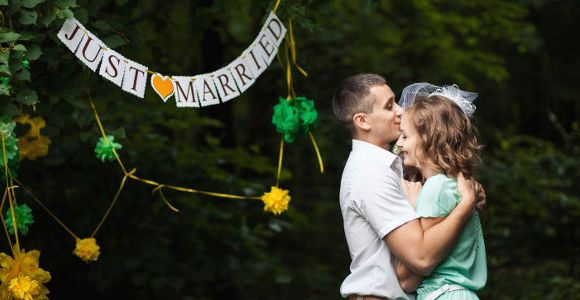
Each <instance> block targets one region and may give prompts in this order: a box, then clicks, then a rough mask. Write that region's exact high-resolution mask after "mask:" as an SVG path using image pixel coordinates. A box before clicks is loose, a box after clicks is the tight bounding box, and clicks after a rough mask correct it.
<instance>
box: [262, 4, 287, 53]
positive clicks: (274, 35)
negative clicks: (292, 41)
mask: <svg viewBox="0 0 580 300" xmlns="http://www.w3.org/2000/svg"><path fill="white" fill-rule="evenodd" d="M260 32H264V33H266V36H267V37H268V39H269V40H270V42H272V43H273V44H274V45H275V46H276V48H278V47H280V43H282V40H284V37H285V36H286V27H284V23H282V21H280V19H278V17H277V16H276V14H274V13H273V12H270V15H269V16H268V19H267V20H266V23H264V26H263V27H262V30H260ZM276 52H278V51H276Z"/></svg>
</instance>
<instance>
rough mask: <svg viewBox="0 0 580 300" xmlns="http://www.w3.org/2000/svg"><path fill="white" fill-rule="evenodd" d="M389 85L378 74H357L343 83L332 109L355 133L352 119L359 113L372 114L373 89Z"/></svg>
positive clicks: (333, 99) (336, 94)
mask: <svg viewBox="0 0 580 300" xmlns="http://www.w3.org/2000/svg"><path fill="white" fill-rule="evenodd" d="M384 84H387V82H386V80H385V78H383V77H382V76H380V75H377V74H357V75H354V76H351V77H348V78H346V79H345V80H343V81H342V83H341V85H340V87H339V89H338V91H337V92H336V93H335V94H334V97H333V98H332V109H333V110H334V114H335V115H336V117H337V118H338V120H339V121H340V122H342V123H343V124H344V125H345V126H346V127H347V128H348V129H349V130H350V131H351V132H354V124H353V121H352V117H353V116H354V115H355V114H357V113H367V114H369V113H372V112H373V101H372V100H373V99H372V98H371V95H370V94H371V90H370V89H371V87H373V86H378V85H384Z"/></svg>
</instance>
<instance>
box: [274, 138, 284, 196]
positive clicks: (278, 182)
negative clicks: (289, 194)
mask: <svg viewBox="0 0 580 300" xmlns="http://www.w3.org/2000/svg"><path fill="white" fill-rule="evenodd" d="M283 157H284V137H282V138H281V139H280V153H279V154H278V173H277V174H276V187H278V185H279V184H280V174H282V158H283Z"/></svg>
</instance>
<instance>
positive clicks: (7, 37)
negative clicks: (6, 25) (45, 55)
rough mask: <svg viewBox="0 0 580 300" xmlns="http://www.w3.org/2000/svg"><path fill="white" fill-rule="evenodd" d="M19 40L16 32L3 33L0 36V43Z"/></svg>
mask: <svg viewBox="0 0 580 300" xmlns="http://www.w3.org/2000/svg"><path fill="white" fill-rule="evenodd" d="M18 38H20V34H18V33H16V32H12V31H11V32H5V33H2V34H0V43H10V42H14V41H17V40H18Z"/></svg>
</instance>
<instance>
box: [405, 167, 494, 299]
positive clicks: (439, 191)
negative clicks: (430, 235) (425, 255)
mask: <svg viewBox="0 0 580 300" xmlns="http://www.w3.org/2000/svg"><path fill="white" fill-rule="evenodd" d="M459 200H460V195H459V192H458V191H457V181H456V180H455V179H454V178H449V177H447V176H446V175H444V174H439V175H435V176H432V177H429V178H428V179H427V180H426V181H425V183H424V184H423V188H422V189H421V191H420V192H419V196H418V198H417V213H418V214H419V215H421V217H427V218H428V217H445V216H447V215H449V213H450V212H451V211H452V210H453V209H454V208H455V207H456V206H457V204H458V203H459ZM486 280H487V262H486V257H485V244H484V241H483V233H482V230H481V223H480V220H479V215H478V214H477V213H475V214H474V215H473V216H472V217H471V219H470V220H469V221H468V223H467V224H466V225H465V229H464V230H463V232H462V233H461V235H460V236H459V239H458V241H457V244H456V245H455V247H454V248H453V249H452V250H451V253H450V254H449V256H448V257H447V258H446V259H445V260H443V261H442V262H441V263H440V264H439V265H438V266H437V267H436V268H435V270H433V273H431V275H429V276H428V277H426V278H425V279H424V280H423V282H422V283H421V285H420V286H419V288H418V289H417V294H419V295H423V294H428V293H430V292H432V291H434V290H436V289H438V288H440V287H442V286H443V285H444V284H457V285H461V286H464V287H465V288H467V289H470V290H472V291H477V290H480V289H482V288H483V287H484V286H485V282H486Z"/></svg>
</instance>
